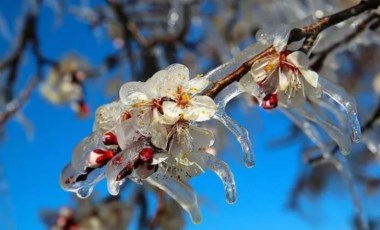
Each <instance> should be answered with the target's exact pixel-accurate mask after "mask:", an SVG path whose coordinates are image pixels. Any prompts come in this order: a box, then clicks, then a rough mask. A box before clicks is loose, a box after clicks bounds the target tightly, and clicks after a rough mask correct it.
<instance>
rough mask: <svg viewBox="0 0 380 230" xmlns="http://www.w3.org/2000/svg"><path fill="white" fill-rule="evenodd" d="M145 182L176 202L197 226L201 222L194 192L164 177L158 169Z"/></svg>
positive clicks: (162, 172) (174, 180)
mask: <svg viewBox="0 0 380 230" xmlns="http://www.w3.org/2000/svg"><path fill="white" fill-rule="evenodd" d="M146 181H147V182H148V183H150V184H152V185H153V186H156V187H158V188H160V189H162V190H163V191H164V192H166V193H167V194H168V195H169V196H171V197H172V198H173V199H174V200H176V201H177V202H178V203H179V204H180V205H181V207H182V208H183V209H185V210H186V211H187V212H188V213H189V215H190V217H191V220H192V222H193V223H195V224H199V223H200V222H201V220H202V217H201V213H200V211H199V208H198V199H197V196H196V194H195V193H194V191H193V190H192V189H191V188H190V186H188V185H187V184H185V183H184V182H182V181H181V180H177V179H174V178H172V177H170V176H168V177H166V176H165V171H163V170H162V169H159V170H158V171H157V172H156V173H155V174H153V175H151V176H150V177H148V178H147V179H146Z"/></svg>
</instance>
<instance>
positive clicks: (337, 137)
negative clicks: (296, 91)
mask: <svg viewBox="0 0 380 230" xmlns="http://www.w3.org/2000/svg"><path fill="white" fill-rule="evenodd" d="M310 109H312V108H311V107H310V105H309V104H307V103H305V104H304V107H299V108H295V109H294V110H295V111H298V112H299V113H300V114H302V115H303V116H304V117H305V118H306V119H308V120H310V121H312V122H315V123H317V124H318V125H319V126H321V128H323V129H324V130H325V131H326V132H327V133H328V134H329V136H330V137H331V138H332V139H333V140H334V141H335V142H336V143H337V144H338V146H339V148H340V150H341V151H342V153H343V154H349V153H350V151H351V140H350V138H347V137H346V135H345V134H344V133H343V132H342V131H341V130H340V129H339V128H338V127H336V126H335V125H334V124H332V123H330V122H328V121H326V120H325V119H323V118H322V117H320V116H319V115H318V114H317V113H316V112H315V111H310Z"/></svg>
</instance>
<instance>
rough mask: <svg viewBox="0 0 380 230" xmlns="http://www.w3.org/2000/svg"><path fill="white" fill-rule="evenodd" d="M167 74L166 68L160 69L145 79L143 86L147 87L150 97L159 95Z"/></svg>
mask: <svg viewBox="0 0 380 230" xmlns="http://www.w3.org/2000/svg"><path fill="white" fill-rule="evenodd" d="M168 74H169V72H168V71H167V70H160V71H158V72H156V73H155V74H154V75H153V76H152V77H151V78H149V79H148V80H147V81H146V83H145V87H146V89H149V91H148V93H149V95H150V96H151V97H152V98H158V97H161V95H160V94H159V93H160V91H161V89H162V87H164V85H165V84H166V82H167V76H168Z"/></svg>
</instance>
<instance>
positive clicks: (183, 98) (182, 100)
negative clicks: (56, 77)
mask: <svg viewBox="0 0 380 230" xmlns="http://www.w3.org/2000/svg"><path fill="white" fill-rule="evenodd" d="M190 98H191V97H190V95H189V94H188V93H185V92H182V93H181V94H180V95H178V98H177V105H178V106H179V107H181V108H185V107H186V106H187V105H188V104H189V102H190Z"/></svg>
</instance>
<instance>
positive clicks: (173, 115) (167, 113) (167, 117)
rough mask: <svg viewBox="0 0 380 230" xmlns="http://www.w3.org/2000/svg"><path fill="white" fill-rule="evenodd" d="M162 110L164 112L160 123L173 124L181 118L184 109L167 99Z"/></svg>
mask: <svg viewBox="0 0 380 230" xmlns="http://www.w3.org/2000/svg"><path fill="white" fill-rule="evenodd" d="M162 111H163V112H164V114H163V115H162V116H161V119H160V123H161V124H168V125H173V124H174V123H176V122H177V121H178V119H179V115H180V114H181V113H182V109H181V108H179V107H178V106H177V104H176V103H175V102H172V101H165V102H164V103H163V104H162Z"/></svg>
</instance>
